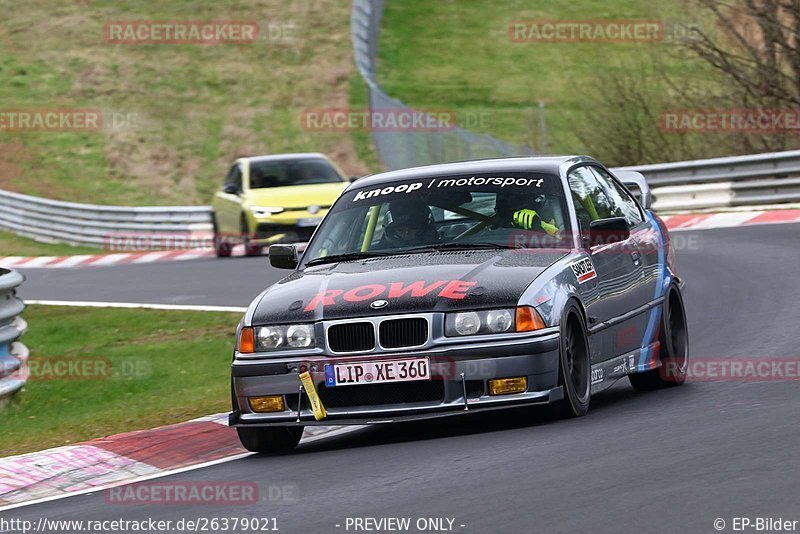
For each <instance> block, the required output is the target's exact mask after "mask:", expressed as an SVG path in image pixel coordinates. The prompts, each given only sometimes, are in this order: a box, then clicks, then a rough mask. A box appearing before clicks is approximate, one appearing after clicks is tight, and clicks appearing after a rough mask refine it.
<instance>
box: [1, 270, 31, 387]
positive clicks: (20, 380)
mask: <svg viewBox="0 0 800 534" xmlns="http://www.w3.org/2000/svg"><path fill="white" fill-rule="evenodd" d="M23 280H24V277H23V276H22V275H21V274H19V273H18V272H16V271H10V270H8V269H2V268H0V400H4V399H7V398H8V397H9V396H11V395H13V394H14V393H16V392H17V391H19V390H20V389H22V387H23V386H24V385H25V378H24V377H25V375H26V374H27V373H25V366H26V365H27V361H28V349H27V348H26V347H25V345H23V344H22V343H21V342H20V341H19V338H20V336H22V334H23V333H24V332H25V330H26V329H27V326H28V325H27V324H26V323H25V320H24V319H23V318H22V317H20V314H21V313H22V311H23V310H24V309H25V304H24V303H23V302H22V300H20V299H19V298H17V295H16V289H17V287H19V285H20V284H21V283H22V281H23Z"/></svg>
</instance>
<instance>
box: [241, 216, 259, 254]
mask: <svg viewBox="0 0 800 534" xmlns="http://www.w3.org/2000/svg"><path fill="white" fill-rule="evenodd" d="M239 228H240V231H241V234H242V246H243V247H244V255H245V256H260V255H261V245H251V244H250V229H249V228H248V227H247V219H246V218H245V216H244V215H242V222H241V224H240V225H239Z"/></svg>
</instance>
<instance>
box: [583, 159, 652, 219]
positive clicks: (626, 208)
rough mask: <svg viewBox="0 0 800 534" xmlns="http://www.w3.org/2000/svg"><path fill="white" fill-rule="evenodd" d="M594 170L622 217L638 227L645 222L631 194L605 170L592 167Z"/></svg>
mask: <svg viewBox="0 0 800 534" xmlns="http://www.w3.org/2000/svg"><path fill="white" fill-rule="evenodd" d="M592 170H593V171H594V172H595V174H596V175H597V179H598V181H599V182H600V184H601V185H602V186H603V188H604V189H605V190H606V192H607V193H608V195H609V196H610V197H611V199H612V200H613V201H614V204H616V205H617V207H618V208H619V211H621V212H622V216H623V217H625V220H627V221H628V224H629V225H631V226H636V225H637V224H640V223H642V222H643V221H644V218H643V217H642V212H641V211H640V210H639V206H637V205H636V202H635V201H634V200H633V199H632V198H631V195H630V193H628V191H626V190H625V188H624V187H622V186H621V185H619V184H618V183H617V181H616V180H614V178H613V177H612V176H610V175H609V174H608V173H607V172H606V171H604V170H603V169H600V168H598V167H592Z"/></svg>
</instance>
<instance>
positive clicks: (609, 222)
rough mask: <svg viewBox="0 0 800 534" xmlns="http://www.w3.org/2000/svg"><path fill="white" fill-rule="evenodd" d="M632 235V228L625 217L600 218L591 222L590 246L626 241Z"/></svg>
mask: <svg viewBox="0 0 800 534" xmlns="http://www.w3.org/2000/svg"><path fill="white" fill-rule="evenodd" d="M630 236H631V229H630V226H628V221H626V220H625V217H611V218H610V219H598V220H596V221H592V222H591V223H590V224H589V246H591V247H594V246H597V245H607V244H610V243H619V242H620V241H625V240H626V239H628V238H629V237H630Z"/></svg>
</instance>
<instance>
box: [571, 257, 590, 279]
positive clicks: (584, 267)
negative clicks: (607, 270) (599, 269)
mask: <svg viewBox="0 0 800 534" xmlns="http://www.w3.org/2000/svg"><path fill="white" fill-rule="evenodd" d="M570 268H571V269H572V272H573V273H575V277H576V278H577V279H578V283H579V284H583V283H586V282H588V281H589V280H594V279H595V278H597V273H596V272H595V270H594V264H593V263H592V260H591V258H583V259H582V260H578V261H576V262H574V263H571V264H570Z"/></svg>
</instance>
